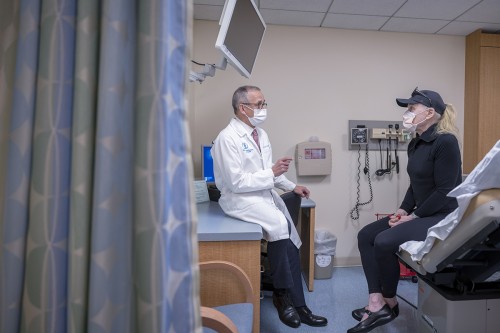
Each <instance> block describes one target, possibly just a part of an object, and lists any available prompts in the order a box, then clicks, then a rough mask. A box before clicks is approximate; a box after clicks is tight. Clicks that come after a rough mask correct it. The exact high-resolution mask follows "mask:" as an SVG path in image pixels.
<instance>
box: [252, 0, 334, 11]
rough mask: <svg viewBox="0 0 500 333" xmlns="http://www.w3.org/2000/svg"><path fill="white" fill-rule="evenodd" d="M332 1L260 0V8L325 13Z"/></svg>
mask: <svg viewBox="0 0 500 333" xmlns="http://www.w3.org/2000/svg"><path fill="white" fill-rule="evenodd" d="M331 3H332V0H307V1H304V0H260V6H259V8H261V9H264V8H266V9H284V10H299V11H304V12H322V13H324V12H326V11H327V10H328V7H330V4H331Z"/></svg>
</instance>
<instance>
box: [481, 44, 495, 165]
mask: <svg viewBox="0 0 500 333" xmlns="http://www.w3.org/2000/svg"><path fill="white" fill-rule="evenodd" d="M480 57H481V59H480V69H479V70H480V74H479V77H480V79H479V112H478V116H479V117H478V129H479V131H478V147H477V148H478V149H477V154H478V155H477V157H476V158H477V161H476V164H477V163H479V161H481V160H482V158H483V157H484V156H485V155H486V153H488V152H489V151H490V149H491V148H492V147H493V146H494V145H495V143H496V142H497V141H498V140H500V48H498V47H481V56H480Z"/></svg>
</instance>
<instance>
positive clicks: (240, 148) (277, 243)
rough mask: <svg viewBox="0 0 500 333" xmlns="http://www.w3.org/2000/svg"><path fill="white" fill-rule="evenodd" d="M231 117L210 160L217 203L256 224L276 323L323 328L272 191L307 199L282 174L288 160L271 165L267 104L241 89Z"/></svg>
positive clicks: (293, 235) (292, 233)
mask: <svg viewBox="0 0 500 333" xmlns="http://www.w3.org/2000/svg"><path fill="white" fill-rule="evenodd" d="M232 105H233V110H234V114H235V117H234V118H233V119H232V120H231V122H230V123H229V125H228V126H227V127H226V128H225V129H223V130H222V131H221V132H220V133H219V135H218V136H217V138H216V139H215V141H214V145H213V147H212V151H211V152H212V157H213V160H214V176H215V182H216V185H217V188H218V189H219V190H220V192H221V197H220V199H219V204H220V206H221V208H222V210H223V211H224V212H225V213H226V214H227V215H229V216H232V217H235V218H238V219H241V220H244V221H247V222H252V223H257V224H259V225H261V226H262V229H263V230H264V238H265V239H266V240H267V241H268V248H267V251H268V258H269V264H270V267H271V276H272V279H273V285H274V288H275V291H274V293H273V303H274V305H275V306H276V309H277V310H278V315H279V318H280V320H281V321H282V322H283V323H284V324H285V325H288V326H290V327H293V328H296V327H299V326H300V324H301V323H304V324H307V325H310V326H325V325H326V324H327V319H326V318H324V317H320V316H316V315H314V314H312V312H311V310H309V308H308V307H307V306H306V303H305V299H304V292H303V289H302V276H301V272H300V259H299V247H300V245H301V241H300V238H299V235H298V233H297V230H296V229H295V226H294V224H293V222H291V218H290V214H289V213H288V211H287V209H286V206H285V204H284V202H283V200H282V199H281V198H280V196H279V195H278V193H277V192H276V191H275V190H274V187H278V188H280V189H282V190H285V191H292V190H293V191H294V192H295V193H297V194H298V195H300V196H301V197H306V198H308V197H309V190H308V189H307V188H306V187H304V186H299V185H295V184H294V183H293V182H291V181H289V180H288V179H287V178H286V177H285V175H284V173H285V172H287V171H288V166H289V164H290V162H291V160H292V159H291V158H290V157H283V158H280V159H279V160H278V161H277V162H276V163H273V162H272V149H271V143H270V142H269V138H268V136H267V134H266V132H265V131H264V130H263V129H261V128H259V127H257V126H258V125H259V124H261V123H263V122H264V121H265V120H266V116H267V109H266V107H267V103H266V101H265V99H264V95H263V94H262V92H261V90H260V89H259V88H258V87H254V86H243V87H240V88H238V89H236V91H235V92H234V94H233V100H232Z"/></svg>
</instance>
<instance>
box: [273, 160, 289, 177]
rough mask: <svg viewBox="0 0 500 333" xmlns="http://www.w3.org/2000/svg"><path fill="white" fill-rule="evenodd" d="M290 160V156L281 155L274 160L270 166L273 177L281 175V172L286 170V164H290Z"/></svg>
mask: <svg viewBox="0 0 500 333" xmlns="http://www.w3.org/2000/svg"><path fill="white" fill-rule="evenodd" d="M291 161H292V158H291V157H282V158H280V159H279V160H278V161H276V163H275V164H274V165H273V167H272V168H271V169H272V170H273V173H274V177H278V176H281V175H282V174H284V173H285V172H287V171H288V166H289V165H290V162H291Z"/></svg>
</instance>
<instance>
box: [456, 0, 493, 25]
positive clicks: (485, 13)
mask: <svg viewBox="0 0 500 333" xmlns="http://www.w3.org/2000/svg"><path fill="white" fill-rule="evenodd" d="M457 21H470V22H488V23H500V0H484V1H482V2H481V3H479V4H478V5H477V6H475V7H473V8H471V9H470V10H469V11H467V12H466V13H465V14H463V15H461V16H460V17H458V18H457Z"/></svg>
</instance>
